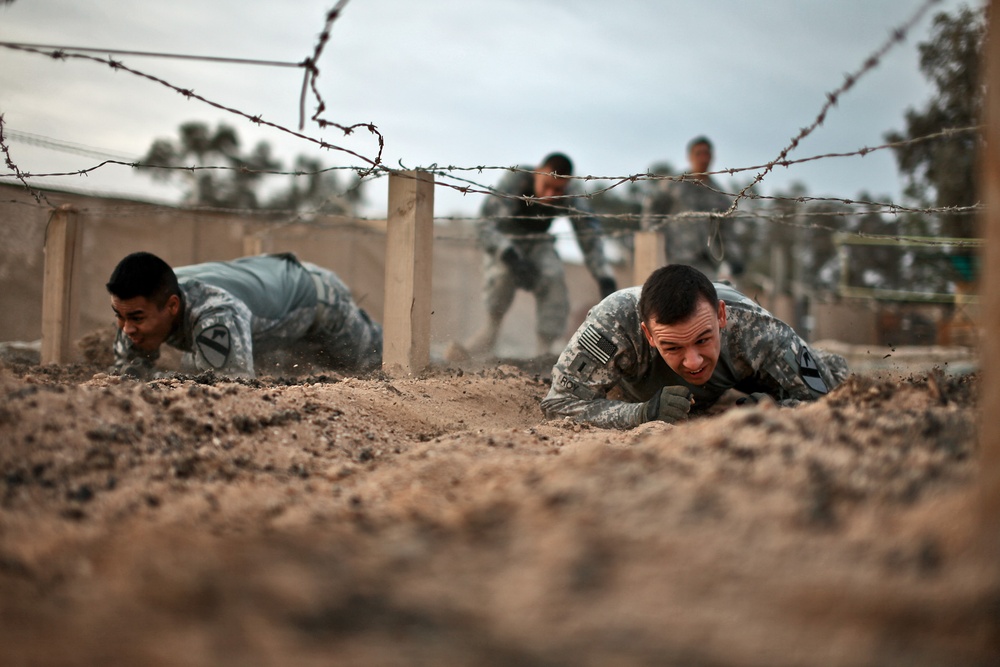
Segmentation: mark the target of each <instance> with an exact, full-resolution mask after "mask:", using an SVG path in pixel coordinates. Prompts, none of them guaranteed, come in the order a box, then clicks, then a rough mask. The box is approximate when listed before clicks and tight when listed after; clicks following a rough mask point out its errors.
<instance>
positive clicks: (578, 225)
mask: <svg viewBox="0 0 1000 667" xmlns="http://www.w3.org/2000/svg"><path fill="white" fill-rule="evenodd" d="M521 169H522V170H519V171H515V172H511V173H509V174H506V175H505V176H504V178H503V179H501V181H500V183H499V184H498V185H497V187H496V190H497V192H499V193H500V194H501V195H502V196H498V197H490V198H489V199H488V200H487V201H486V202H485V204H483V209H482V218H483V221H482V223H481V226H480V229H479V243H480V246H481V247H482V249H483V251H484V253H485V261H484V269H483V273H484V276H483V279H484V286H483V297H484V300H485V303H486V314H487V321H486V323H485V324H484V325H483V327H482V328H481V329H480V330H479V331H478V332H477V333H476V334H475V335H474V336H473V338H472V340H470V341H469V343H468V344H467V346H466V347H467V349H468V351H469V352H471V353H473V354H489V353H491V352H492V351H493V348H494V346H495V345H496V341H497V336H498V334H499V333H500V325H501V323H502V322H503V318H504V315H506V314H507V310H508V309H509V308H510V305H511V303H512V302H513V300H514V294H515V292H516V291H517V290H518V289H523V290H527V291H529V292H531V293H533V294H534V295H535V306H536V307H535V312H536V325H535V326H536V333H537V337H538V339H537V342H538V347H537V351H538V354H548V353H549V352H551V348H552V344H553V342H554V341H555V340H556V339H557V338H558V337H559V336H560V335H562V333H563V331H564V329H565V328H566V319H567V317H568V316H569V292H568V290H567V288H566V277H565V273H564V271H563V266H562V261H561V260H560V259H559V255H558V254H557V253H556V249H555V238H554V237H553V236H552V235H551V234H549V233H548V229H549V226H550V225H551V224H552V220H553V218H556V217H558V216H561V215H568V216H570V220H571V222H572V224H573V229H574V231H575V232H576V239H577V242H578V243H579V244H580V249H581V250H582V251H583V257H584V262H585V263H586V265H587V268H588V269H589V270H590V273H591V275H593V276H594V279H595V280H596V281H597V285H598V288H599V290H600V296H601V298H602V299H603V298H604V297H605V296H607V295H609V294H611V293H612V292H614V291H615V289H616V288H617V286H616V284H615V279H614V276H613V274H612V272H611V266H610V265H609V264H608V260H607V258H606V257H605V254H604V244H603V240H602V238H601V223H600V221H598V220H597V218H596V217H594V214H593V211H592V210H591V208H590V205H589V202H587V200H586V199H584V198H582V197H580V196H579V195H578V193H577V192H575V188H574V187H573V186H572V185H571V180H570V179H568V178H565V177H567V176H570V175H572V173H573V163H572V162H571V161H570V159H569V158H568V157H566V156H565V155H563V154H562V153H552V154H550V155H548V156H546V157H545V159H544V160H542V163H541V165H539V166H538V167H537V168H536V170H535V171H534V172H532V171H531V168H530V167H522V168H521Z"/></svg>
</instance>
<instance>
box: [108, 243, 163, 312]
mask: <svg viewBox="0 0 1000 667" xmlns="http://www.w3.org/2000/svg"><path fill="white" fill-rule="evenodd" d="M105 287H107V289H108V293H109V294H111V295H112V296H116V297H118V298H119V299H134V298H135V297H138V296H141V297H143V298H146V299H149V300H150V301H152V302H154V303H155V304H156V305H157V307H159V308H162V307H163V306H164V305H166V303H167V299H169V298H170V296H171V295H172V294H180V291H181V290H180V287H179V286H178V285H177V274H175V273H174V270H173V269H172V268H170V265H169V264H167V263H166V262H164V261H163V260H162V259H160V258H159V257H157V256H156V255H154V254H152V253H149V252H134V253H132V254H131V255H127V256H126V257H125V259H123V260H122V261H120V262H118V266H116V267H115V270H114V271H112V272H111V279H110V280H108V282H107V284H106V285H105Z"/></svg>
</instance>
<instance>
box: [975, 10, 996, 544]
mask: <svg viewBox="0 0 1000 667" xmlns="http://www.w3.org/2000/svg"><path fill="white" fill-rule="evenodd" d="M988 16H989V17H990V18H991V21H990V25H989V26H988V29H987V39H986V43H985V45H984V47H983V60H982V71H983V81H984V82H985V84H986V94H985V96H984V98H983V123H982V125H983V139H984V140H985V141H984V147H983V152H982V158H981V161H980V170H979V179H980V180H979V188H980V193H981V195H980V196H981V197H982V202H983V204H984V207H985V211H984V213H983V216H982V218H981V222H980V232H981V234H982V236H983V237H984V238H985V239H986V244H985V246H984V247H983V248H982V260H981V265H982V267H983V275H982V278H981V280H980V285H982V297H981V303H982V310H981V316H982V326H983V331H985V332H987V333H986V335H984V336H982V348H981V351H980V355H981V365H982V369H983V370H982V372H983V377H982V396H981V397H980V401H981V403H980V412H979V419H980V424H979V446H980V451H981V453H982V454H981V462H982V471H981V476H980V488H981V491H982V503H981V507H982V512H983V514H982V535H983V536H984V537H985V538H986V540H987V544H986V546H987V548H988V549H990V550H991V557H993V558H996V557H997V556H1000V423H997V421H996V419H995V416H996V415H997V413H1000V365H998V364H1000V339H998V338H997V332H998V331H1000V282H998V281H1000V35H998V34H997V30H995V29H994V28H995V27H996V26H995V25H994V24H993V21H996V20H998V19H1000V0H993V1H992V2H991V3H990V12H989V14H988Z"/></svg>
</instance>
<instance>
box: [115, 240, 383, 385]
mask: <svg viewBox="0 0 1000 667" xmlns="http://www.w3.org/2000/svg"><path fill="white" fill-rule="evenodd" d="M107 289H108V292H109V293H110V294H111V307H112V309H113V310H114V312H115V318H116V320H117V324H118V335H117V336H116V338H115V347H114V349H115V367H116V369H117V370H118V372H120V373H121V374H122V375H129V376H132V377H136V378H140V379H145V378H148V377H150V376H152V374H153V363H154V362H155V361H156V360H157V359H158V358H159V356H160V346H161V345H162V344H164V343H166V344H167V345H170V346H171V347H174V348H177V349H179V350H182V351H183V352H185V354H184V357H183V364H184V370H187V371H213V372H216V373H218V374H220V375H224V376H227V377H254V375H255V371H254V355H255V354H258V353H261V352H265V351H268V350H275V349H284V350H292V351H298V352H300V353H301V352H305V353H307V354H309V353H315V354H313V356H316V357H319V359H320V361H321V362H322V363H323V365H324V366H326V367H329V368H334V369H337V370H347V371H360V372H363V371H371V370H374V369H376V368H378V366H379V364H380V363H381V361H382V327H380V326H379V325H378V324H376V323H375V322H372V321H371V319H370V318H369V317H368V314H367V313H366V312H365V311H364V310H362V309H360V308H358V306H357V305H356V304H355V302H354V299H353V298H352V297H351V293H350V291H349V290H348V289H347V286H346V285H344V283H343V282H342V281H341V280H340V278H338V277H337V275H336V274H334V273H333V272H332V271H328V270H326V269H323V268H321V267H319V266H316V265H314V264H309V263H306V262H300V261H299V260H298V259H297V258H296V257H295V256H294V255H292V254H291V253H285V254H280V255H259V256H255V257H242V258H240V259H235V260H233V261H230V262H206V263H204V264H195V265H192V266H181V267H178V268H177V269H176V270H174V269H172V268H170V265H169V264H167V263H166V262H164V261H163V260H162V259H160V258H159V257H157V256H156V255H153V254H150V253H148V252H136V253H132V254H131V255H128V256H127V257H125V258H124V259H123V260H122V261H120V262H119V263H118V266H116V267H115V270H114V272H113V273H112V274H111V279H110V280H109V281H108V283H107ZM317 348H318V349H317ZM310 360H312V359H311V358H310Z"/></svg>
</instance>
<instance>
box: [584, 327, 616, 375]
mask: <svg viewBox="0 0 1000 667" xmlns="http://www.w3.org/2000/svg"><path fill="white" fill-rule="evenodd" d="M579 343H580V347H582V348H583V349H585V350H586V351H587V352H589V353H590V354H591V355H592V356H593V357H594V359H595V360H596V361H597V363H599V364H601V365H604V364H606V363H608V362H609V361H611V357H613V356H614V354H615V352H617V351H618V348H617V346H616V345H615V344H614V343H613V342H612V341H611V339H609V338H608V337H607V336H605V335H604V334H602V333H601V332H600V331H598V330H597V329H596V328H595V327H594V325H593V324H591V325H589V326H587V328H586V329H584V330H583V332H582V333H581V334H580V339H579Z"/></svg>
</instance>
